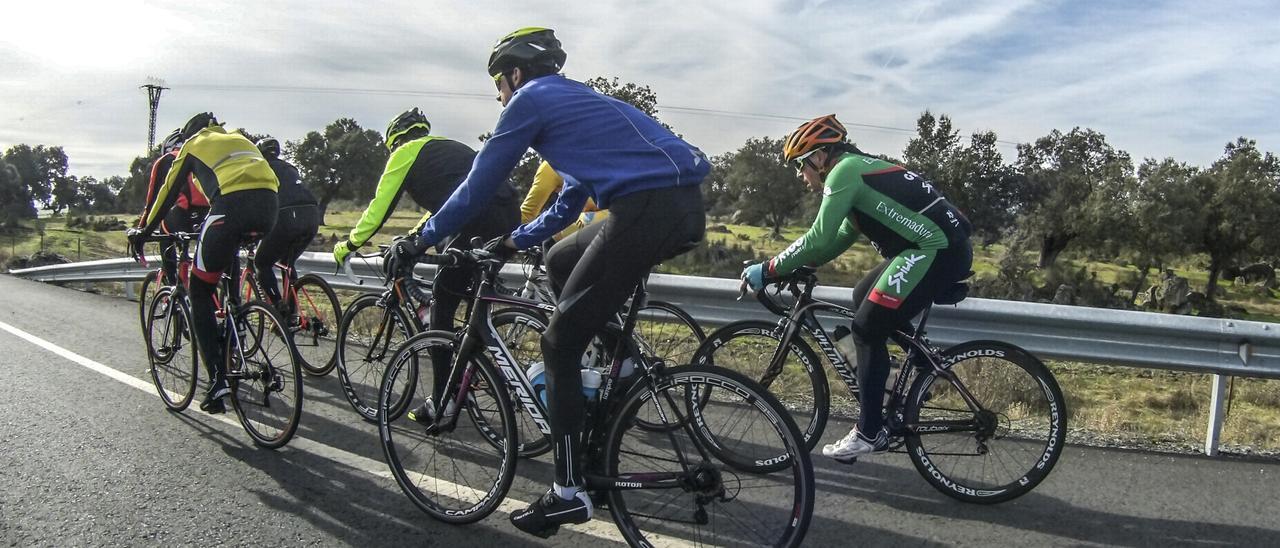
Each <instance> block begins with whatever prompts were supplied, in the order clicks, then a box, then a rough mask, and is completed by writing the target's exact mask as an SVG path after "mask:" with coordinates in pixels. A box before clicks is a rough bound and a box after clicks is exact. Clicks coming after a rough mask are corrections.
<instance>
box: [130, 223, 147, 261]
mask: <svg viewBox="0 0 1280 548" xmlns="http://www.w3.org/2000/svg"><path fill="white" fill-rule="evenodd" d="M125 237H126V238H128V240H129V256H130V257H133V259H134V260H136V261H140V260H142V259H143V257H145V256H146V255H145V253H144V249H143V248H144V247H145V246H146V241H145V240H146V237H147V234H146V232H143V231H142V230H140V229H137V228H130V229H129V230H126V231H125Z"/></svg>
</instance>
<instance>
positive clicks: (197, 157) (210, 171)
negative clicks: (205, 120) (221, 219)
mask: <svg viewBox="0 0 1280 548" xmlns="http://www.w3.org/2000/svg"><path fill="white" fill-rule="evenodd" d="M188 176H194V177H195V180H196V182H198V183H199V184H198V185H194V186H195V188H193V189H192V190H193V191H194V192H199V193H201V194H202V195H203V197H204V198H205V199H206V200H207V201H208V203H210V204H212V203H213V202H215V201H217V199H218V196H222V195H224V194H231V193H232V192H239V191H241V190H255V189H266V190H270V191H272V192H276V191H278V189H279V187H280V182H279V181H278V180H277V179H276V174H275V172H274V171H272V170H271V165H270V164H268V163H267V160H266V158H263V157H262V153H261V152H258V147H257V146H255V145H254V144H253V142H251V141H249V139H247V138H246V137H245V136H244V135H241V134H239V133H234V132H232V133H228V132H227V130H225V129H223V128H222V126H210V127H207V128H205V129H202V130H200V132H199V133H196V134H195V135H194V136H192V137H191V138H190V139H188V140H187V142H186V143H185V144H183V145H182V150H180V151H179V152H178V157H177V158H175V159H174V160H173V166H172V167H171V168H169V174H168V175H167V176H165V179H164V184H163V185H161V187H160V189H159V190H157V191H156V197H155V203H156V204H157V205H156V206H155V207H152V208H151V210H150V211H149V212H147V219H146V227H147V228H146V229H147V231H148V232H152V231H154V230H155V227H156V225H158V224H159V223H160V221H161V220H162V219H164V216H165V214H166V213H168V212H169V209H170V208H171V207H173V204H174V202H176V201H177V199H178V195H179V194H180V193H179V192H177V191H176V190H175V188H178V187H180V186H183V185H186V184H187V177H188ZM179 181H181V183H179Z"/></svg>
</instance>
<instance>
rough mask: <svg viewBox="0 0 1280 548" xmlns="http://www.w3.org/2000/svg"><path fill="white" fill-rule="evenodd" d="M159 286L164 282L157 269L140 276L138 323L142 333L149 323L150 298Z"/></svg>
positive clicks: (154, 294) (154, 295)
mask: <svg viewBox="0 0 1280 548" xmlns="http://www.w3.org/2000/svg"><path fill="white" fill-rule="evenodd" d="M125 283H129V282H125ZM161 287H164V283H163V282H161V281H160V271H159V270H152V271H149V272H147V275H146V276H143V277H142V283H141V284H139V285H138V325H139V326H141V327H142V332H143V333H144V334H145V333H146V332H147V327H148V323H149V322H148V321H147V312H149V311H150V310H151V300H152V299H154V298H155V297H156V293H157V292H158V291H159V290H160V288H161Z"/></svg>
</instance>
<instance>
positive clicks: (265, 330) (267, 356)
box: [225, 301, 302, 449]
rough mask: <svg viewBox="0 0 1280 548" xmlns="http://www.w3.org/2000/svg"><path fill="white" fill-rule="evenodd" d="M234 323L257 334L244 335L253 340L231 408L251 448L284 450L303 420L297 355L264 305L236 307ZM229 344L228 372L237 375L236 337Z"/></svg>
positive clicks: (254, 303)
mask: <svg viewBox="0 0 1280 548" xmlns="http://www.w3.org/2000/svg"><path fill="white" fill-rule="evenodd" d="M235 323H236V325H239V326H243V325H256V326H258V327H260V328H261V330H257V329H249V330H248V331H247V332H245V333H244V337H245V338H246V339H252V338H254V337H256V338H257V340H255V341H252V344H246V345H244V346H245V348H246V349H247V350H246V351H245V353H244V363H242V364H241V366H240V368H239V370H240V371H241V373H242V376H241V377H239V378H235V379H232V380H231V405H232V407H234V408H235V410H236V415H237V416H238V417H239V418H240V425H241V426H243V427H244V430H245V432H247V433H248V434H249V437H250V438H252V439H253V443H254V444H256V445H257V446H259V447H263V448H266V449H277V448H280V447H283V446H284V445H285V444H287V443H289V440H290V439H292V438H293V434H294V433H295V432H297V430H298V422H299V421H300V420H301V418H302V368H301V366H299V365H298V360H297V351H296V350H295V349H294V348H293V341H292V339H291V337H290V336H289V331H288V329H287V328H286V327H285V326H284V324H283V323H282V322H281V320H280V316H279V315H278V314H276V311H275V307H272V306H271V305H270V304H267V303H266V302H263V301H251V302H249V303H247V304H245V305H243V306H242V307H240V309H239V310H237V311H236V317H235ZM227 339H228V340H227V342H226V346H225V355H226V366H227V371H229V372H230V371H236V369H234V368H233V364H234V362H235V361H236V360H238V359H239V353H238V352H237V348H236V344H237V341H236V340H235V339H236V337H227ZM248 350H252V352H250V351H248ZM273 402H274V403H273ZM273 411H274V412H276V413H275V414H272V412H273ZM280 411H283V413H279V412H280Z"/></svg>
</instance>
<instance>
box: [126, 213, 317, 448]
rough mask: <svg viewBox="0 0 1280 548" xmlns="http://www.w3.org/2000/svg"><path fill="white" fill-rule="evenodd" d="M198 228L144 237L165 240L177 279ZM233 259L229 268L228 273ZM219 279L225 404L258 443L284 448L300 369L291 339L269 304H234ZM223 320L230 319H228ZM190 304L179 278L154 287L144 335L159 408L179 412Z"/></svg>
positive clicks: (190, 359)
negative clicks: (175, 256) (174, 248)
mask: <svg viewBox="0 0 1280 548" xmlns="http://www.w3.org/2000/svg"><path fill="white" fill-rule="evenodd" d="M199 237H200V235H199V234H196V233H186V232H178V233H172V234H164V235H155V236H150V237H148V238H147V241H148V242H152V241H155V242H165V243H168V242H173V243H176V244H177V245H178V250H179V256H180V258H181V261H180V265H181V271H180V274H179V279H180V280H183V281H185V280H186V279H187V276H188V269H189V267H190V264H191V256H190V253H189V247H190V245H191V242H192V241H194V240H196V239H198V238H199ZM236 268H237V267H235V266H234V265H233V267H232V268H231V269H230V270H229V271H230V272H236ZM232 278H233V276H231V275H230V274H227V273H224V274H223V276H222V279H221V280H220V281H219V286H220V289H221V290H220V292H219V295H221V297H220V298H218V299H217V300H218V302H217V303H216V304H217V308H218V309H217V312H216V314H217V317H218V318H219V319H220V320H221V330H222V334H221V335H222V340H223V341H224V344H225V347H224V348H223V355H224V356H225V357H226V363H225V367H226V374H227V381H228V382H229V384H230V388H231V404H232V407H233V408H234V409H235V411H236V415H237V416H238V417H239V418H240V424H241V425H242V426H244V429H245V431H246V432H248V434H249V437H250V438H252V439H253V442H254V443H255V444H257V445H258V446H260V447H265V448H268V449H275V448H278V447H282V446H284V445H285V444H286V443H288V442H289V440H290V439H291V438H292V437H293V434H294V432H295V431H297V429H298V421H299V419H300V418H301V416H302V382H301V381H302V379H301V376H302V373H301V368H300V367H299V365H298V362H297V360H296V355H295V351H294V349H293V342H292V338H291V337H290V336H289V332H288V329H287V327H285V325H284V324H283V323H282V322H281V320H280V317H279V316H278V314H277V313H276V311H275V309H274V308H273V307H271V306H270V305H268V304H267V303H265V302H262V301H250V302H248V303H244V304H241V303H240V302H239V301H240V299H239V298H238V294H237V292H236V291H235V290H234V289H233V288H234V287H235V284H234V282H233V281H232ZM228 319H230V321H228ZM193 325H194V324H193V322H192V313H191V303H190V299H189V297H188V293H187V287H186V284H185V283H177V284H175V285H166V286H163V287H160V288H159V289H158V290H156V292H155V296H154V297H153V298H152V299H151V301H150V304H149V308H148V313H147V326H146V329H145V331H144V338H145V339H146V343H147V354H148V356H149V361H150V365H151V367H150V369H151V379H152V381H153V382H154V383H155V385H156V391H157V392H158V393H159V395H160V399H161V400H163V401H164V404H165V406H166V407H168V408H169V409H170V410H173V411H182V410H185V409H186V408H187V406H188V405H190V404H191V400H192V398H193V396H194V395H195V390H196V380H197V374H198V371H199V366H200V353H199V352H198V350H197V343H196V340H197V339H196V337H195V333H194V331H193Z"/></svg>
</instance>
